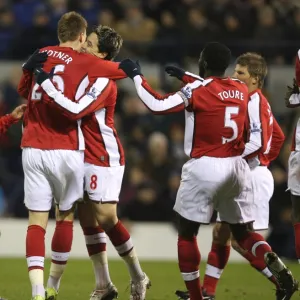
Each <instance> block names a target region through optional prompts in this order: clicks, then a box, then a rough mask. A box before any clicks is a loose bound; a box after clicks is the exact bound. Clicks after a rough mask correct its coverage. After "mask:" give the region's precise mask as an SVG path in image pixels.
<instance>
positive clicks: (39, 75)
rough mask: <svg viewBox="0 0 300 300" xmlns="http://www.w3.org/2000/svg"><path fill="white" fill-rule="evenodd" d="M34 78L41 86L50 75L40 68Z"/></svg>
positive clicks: (35, 71)
mask: <svg viewBox="0 0 300 300" xmlns="http://www.w3.org/2000/svg"><path fill="white" fill-rule="evenodd" d="M34 78H35V82H36V83H37V84H38V85H41V84H42V83H43V82H44V81H45V80H47V79H49V78H50V74H49V73H47V72H45V71H44V70H43V69H42V68H38V69H35V70H34Z"/></svg>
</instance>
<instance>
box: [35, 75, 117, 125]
mask: <svg viewBox="0 0 300 300" xmlns="http://www.w3.org/2000/svg"><path fill="white" fill-rule="evenodd" d="M35 76H36V81H37V83H38V84H40V85H41V87H42V88H43V90H44V91H45V92H46V94H47V95H48V96H49V97H50V98H51V99H53V101H51V100H50V101H49V100H47V99H46V98H45V99H44V98H43V101H44V102H46V103H53V102H54V103H55V104H56V105H57V107H58V108H59V109H60V110H61V111H62V112H63V114H64V115H66V116H67V117H68V118H70V119H73V120H79V119H81V118H82V117H84V116H86V115H88V114H90V113H92V112H93V111H96V110H98V109H100V108H102V107H104V105H105V101H106V99H107V98H108V97H111V96H112V95H111V90H112V88H113V87H115V83H114V82H113V81H111V80H109V79H108V78H97V79H96V80H95V82H94V83H93V85H92V86H91V87H90V89H89V91H88V92H87V93H85V94H84V95H83V96H82V97H81V98H80V99H79V100H77V101H76V102H74V101H73V100H74V99H70V98H68V97H66V96H65V95H64V93H62V92H61V91H60V90H58V89H57V88H56V87H55V86H54V84H53V83H52V81H51V80H50V77H49V74H48V73H46V72H44V71H43V70H42V69H40V70H36V72H35Z"/></svg>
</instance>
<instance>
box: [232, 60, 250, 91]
mask: <svg viewBox="0 0 300 300" xmlns="http://www.w3.org/2000/svg"><path fill="white" fill-rule="evenodd" d="M232 77H234V78H237V79H239V80H240V81H243V82H245V83H246V85H247V86H248V87H250V86H251V85H252V79H253V78H252V77H251V76H250V74H249V72H248V68H247V67H246V66H241V65H239V64H237V65H236V66H235V68H234V73H233V75H232Z"/></svg>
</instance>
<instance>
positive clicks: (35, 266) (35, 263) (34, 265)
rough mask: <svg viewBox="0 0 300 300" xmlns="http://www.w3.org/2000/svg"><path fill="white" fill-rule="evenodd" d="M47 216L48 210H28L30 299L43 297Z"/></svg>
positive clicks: (27, 250) (27, 237) (27, 243)
mask: <svg viewBox="0 0 300 300" xmlns="http://www.w3.org/2000/svg"><path fill="white" fill-rule="evenodd" d="M48 216H49V212H48V211H47V212H37V211H29V222H28V229H27V235H26V258H27V266H28V273H29V279H30V282H31V286H32V299H45V288H44V260H45V233H46V227H47V223H48Z"/></svg>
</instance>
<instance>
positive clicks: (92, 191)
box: [84, 163, 125, 202]
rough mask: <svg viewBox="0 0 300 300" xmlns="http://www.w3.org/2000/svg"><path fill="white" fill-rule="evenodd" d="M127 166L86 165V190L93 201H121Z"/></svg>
mask: <svg viewBox="0 0 300 300" xmlns="http://www.w3.org/2000/svg"><path fill="white" fill-rule="evenodd" d="M124 170H125V166H116V167H100V166H96V165H92V164H89V163H85V164H84V181H85V190H86V191H87V193H88V195H89V198H90V199H91V200H93V201H99V202H100V201H101V202H111V201H119V195H120V191H121V187H122V180H123V175H124Z"/></svg>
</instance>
